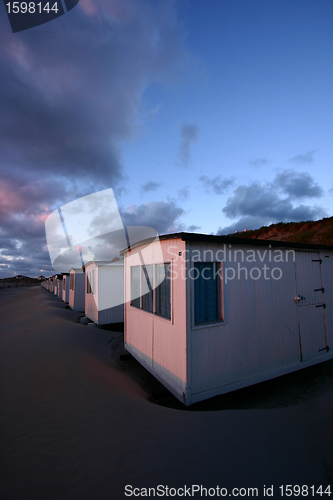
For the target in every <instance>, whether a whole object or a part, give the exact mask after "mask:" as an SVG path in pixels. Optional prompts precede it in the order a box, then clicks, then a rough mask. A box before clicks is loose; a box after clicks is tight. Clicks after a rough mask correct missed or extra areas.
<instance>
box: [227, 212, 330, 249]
mask: <svg viewBox="0 0 333 500" xmlns="http://www.w3.org/2000/svg"><path fill="white" fill-rule="evenodd" d="M229 236H234V237H235V236H236V237H238V238H252V239H259V240H275V241H291V242H295V243H317V244H322V245H333V217H328V218H325V219H321V220H318V221H307V222H288V223H284V222H279V223H278V224H271V225H270V226H268V227H267V226H263V227H261V228H260V229H255V230H248V231H244V232H241V233H233V234H230V235H229Z"/></svg>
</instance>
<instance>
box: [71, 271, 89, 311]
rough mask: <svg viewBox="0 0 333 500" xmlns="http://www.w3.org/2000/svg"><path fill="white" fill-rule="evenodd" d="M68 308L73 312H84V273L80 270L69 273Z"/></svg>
mask: <svg viewBox="0 0 333 500" xmlns="http://www.w3.org/2000/svg"><path fill="white" fill-rule="evenodd" d="M69 275H70V276H69V302H68V303H69V306H70V307H71V308H72V309H73V311H81V312H84V308H85V273H84V270H83V269H82V268H78V269H76V268H75V269H74V268H73V269H71V270H70V272H69Z"/></svg>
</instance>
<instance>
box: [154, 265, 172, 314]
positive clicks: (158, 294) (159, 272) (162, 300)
mask: <svg viewBox="0 0 333 500" xmlns="http://www.w3.org/2000/svg"><path fill="white" fill-rule="evenodd" d="M170 271H171V264H156V266H155V276H156V283H159V282H160V281H161V279H163V276H164V279H163V281H162V282H161V284H160V285H159V286H158V287H157V288H156V290H155V298H156V306H155V312H156V314H159V315H160V316H164V317H165V318H169V319H171V293H170V292H171V286H170V285H171V281H170Z"/></svg>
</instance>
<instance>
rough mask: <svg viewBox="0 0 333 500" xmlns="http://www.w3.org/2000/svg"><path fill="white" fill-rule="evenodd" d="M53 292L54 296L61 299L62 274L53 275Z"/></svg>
mask: <svg viewBox="0 0 333 500" xmlns="http://www.w3.org/2000/svg"><path fill="white" fill-rule="evenodd" d="M55 283H56V284H55V291H54V294H55V295H56V296H57V297H58V298H59V299H61V298H62V274H56V275H55Z"/></svg>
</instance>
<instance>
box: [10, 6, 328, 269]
mask: <svg viewBox="0 0 333 500" xmlns="http://www.w3.org/2000/svg"><path fill="white" fill-rule="evenodd" d="M332 23H333V3H332V1H331V0H319V1H316V2H315V1H314V0H311V1H310V0H288V2H281V0H270V1H269V2H268V1H267V0H179V1H176V0H170V1H169V0H94V1H92V0H80V2H79V4H78V5H77V6H76V7H75V8H73V9H72V10H71V11H70V12H68V13H67V14H65V15H64V16H61V17H59V18H57V19H55V20H53V21H51V22H49V23H47V24H45V25H41V26H38V27H35V28H32V29H29V30H26V31H22V32H18V33H12V32H11V28H10V24H9V21H8V17H7V14H6V10H5V6H4V4H3V3H2V4H1V5H0V44H1V50H0V102H1V108H0V127H1V130H0V151H1V155H0V156H1V157H0V168H1V175H0V278H5V277H9V276H15V275H17V274H23V275H28V276H38V275H40V274H42V275H45V276H49V275H52V274H54V269H53V268H52V265H51V261H50V256H49V252H48V247H47V241H46V236H45V220H46V219H47V217H48V216H49V215H50V214H51V213H52V212H54V211H55V210H58V209H59V208H61V207H62V206H63V205H64V204H68V203H70V202H72V201H74V200H77V199H78V198H80V197H83V196H87V195H90V194H93V193H96V192H98V191H101V190H106V189H109V188H112V189H113V193H114V196H115V199H116V203H117V206H118V209H119V212H120V216H121V219H122V222H123V224H124V225H132V226H135V225H139V226H149V227H152V228H154V229H155V230H156V231H157V232H158V233H159V234H165V233H169V232H175V231H191V232H200V233H207V234H230V233H233V232H235V231H236V230H238V231H243V230H244V229H245V228H246V229H256V228H259V227H261V226H264V225H265V226H267V225H270V224H272V223H277V222H280V221H282V222H290V221H295V222H297V221H302V220H318V219H320V218H323V217H330V216H332V215H333V169H332V166H333V141H332V132H333V92H332V89H333V29H332ZM97 222H98V221H97ZM102 222H103V219H102V218H101V220H100V221H99V223H100V224H102ZM98 257H100V258H107V251H105V252H104V254H103V252H101V253H100V254H99V255H98ZM65 270H66V269H64V271H65Z"/></svg>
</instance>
